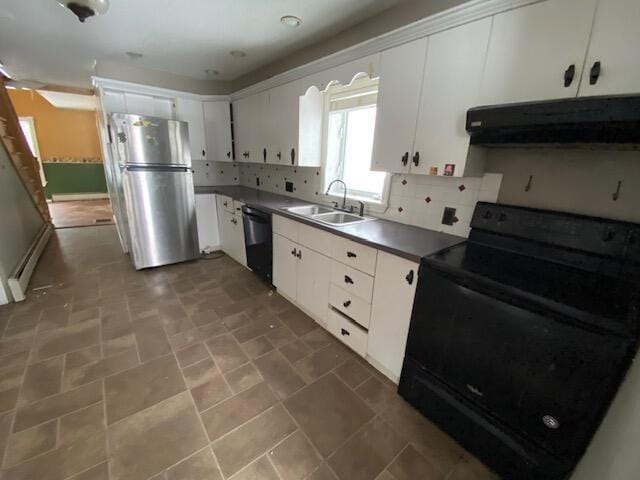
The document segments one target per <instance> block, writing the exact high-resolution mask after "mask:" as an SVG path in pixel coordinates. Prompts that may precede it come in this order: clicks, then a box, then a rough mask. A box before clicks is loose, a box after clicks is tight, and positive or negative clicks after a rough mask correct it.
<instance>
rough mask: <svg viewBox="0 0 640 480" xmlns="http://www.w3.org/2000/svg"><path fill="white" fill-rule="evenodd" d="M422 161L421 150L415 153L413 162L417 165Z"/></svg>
mask: <svg viewBox="0 0 640 480" xmlns="http://www.w3.org/2000/svg"><path fill="white" fill-rule="evenodd" d="M419 163H420V152H416V153H414V154H413V164H414V165H415V166H416V167H417V166H418V164H419Z"/></svg>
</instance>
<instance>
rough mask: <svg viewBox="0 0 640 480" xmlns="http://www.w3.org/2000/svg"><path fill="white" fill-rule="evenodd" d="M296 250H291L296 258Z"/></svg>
mask: <svg viewBox="0 0 640 480" xmlns="http://www.w3.org/2000/svg"><path fill="white" fill-rule="evenodd" d="M296 253H297V252H296V249H295V248H294V249H293V250H291V255H293V256H294V257H295V256H296Z"/></svg>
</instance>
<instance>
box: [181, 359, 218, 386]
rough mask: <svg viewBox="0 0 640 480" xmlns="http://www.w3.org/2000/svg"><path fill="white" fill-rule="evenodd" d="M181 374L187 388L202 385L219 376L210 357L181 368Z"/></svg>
mask: <svg viewBox="0 0 640 480" xmlns="http://www.w3.org/2000/svg"><path fill="white" fill-rule="evenodd" d="M182 374H183V375H184V378H185V380H186V382H187V387H188V388H194V387H197V386H198V385H202V384H203V383H206V382H208V381H209V380H211V379H213V378H214V377H216V376H217V375H219V373H218V369H217V368H216V365H215V363H214V362H213V360H211V358H210V357H207V358H205V359H204V360H200V361H199V362H196V363H194V364H193V365H189V366H188V367H186V368H183V369H182Z"/></svg>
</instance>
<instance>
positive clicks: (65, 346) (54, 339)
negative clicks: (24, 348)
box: [34, 319, 100, 360]
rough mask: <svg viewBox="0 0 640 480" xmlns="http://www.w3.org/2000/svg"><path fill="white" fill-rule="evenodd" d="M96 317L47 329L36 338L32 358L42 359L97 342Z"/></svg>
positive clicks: (97, 328) (97, 327)
mask: <svg viewBox="0 0 640 480" xmlns="http://www.w3.org/2000/svg"><path fill="white" fill-rule="evenodd" d="M98 323H99V321H98V320H97V319H94V320H88V321H86V322H82V323H77V324H75V325H70V326H68V327H64V328H57V329H55V330H48V331H46V332H44V333H43V334H42V335H40V334H39V335H38V338H36V345H35V351H34V358H35V359H39V360H44V359H47V358H51V357H55V356H57V355H61V354H63V353H67V352H71V351H73V350H80V349H82V348H85V347H89V346H91V345H95V344H97V343H99V340H100V339H99V326H98Z"/></svg>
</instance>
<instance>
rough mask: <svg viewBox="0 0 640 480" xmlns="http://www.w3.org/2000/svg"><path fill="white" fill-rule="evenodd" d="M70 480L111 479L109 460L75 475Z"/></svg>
mask: <svg viewBox="0 0 640 480" xmlns="http://www.w3.org/2000/svg"><path fill="white" fill-rule="evenodd" d="M69 480H109V468H108V465H107V462H103V463H101V464H99V465H96V466H95V467H92V468H90V469H89V470H86V471H84V472H82V473H79V474H77V475H74V476H73V477H71V478H70V479H69Z"/></svg>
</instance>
